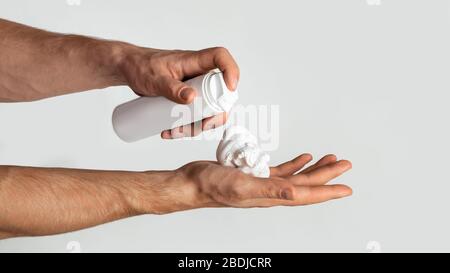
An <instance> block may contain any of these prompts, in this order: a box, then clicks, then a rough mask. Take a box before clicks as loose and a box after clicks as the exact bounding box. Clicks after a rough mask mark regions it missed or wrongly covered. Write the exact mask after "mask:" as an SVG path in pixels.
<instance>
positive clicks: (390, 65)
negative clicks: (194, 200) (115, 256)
mask: <svg viewBox="0 0 450 273" xmlns="http://www.w3.org/2000/svg"><path fill="white" fill-rule="evenodd" d="M77 1H78V0H72V1H69V2H73V3H77ZM374 3H375V5H374ZM377 3H378V1H367V0H343V1H333V0H314V1H313V0H310V1H288V0H277V1H261V0H259V1H258V0H251V1H250V0H246V1H239V0H227V1H206V0H194V1H183V0H168V1H138V0H135V1H118V0H115V1H111V0H109V1H106V0H81V4H80V5H69V4H68V2H66V0H41V1H31V0H28V1H27V0H15V1H1V2H0V17H1V18H5V19H9V20H14V21H18V22H21V23H25V24H29V25H33V26H36V27H39V28H44V29H48V30H52V31H57V32H69V33H78V34H85V35H91V36H97V37H103V38H109V39H119V40H125V41H128V42H131V43H135V44H139V45H143V46H148V47H155V48H167V49H175V48H177V49H201V48H206V47H210V46H225V47H227V48H229V50H230V51H231V52H232V53H233V54H234V56H235V57H236V59H237V61H238V63H239V65H240V67H241V70H242V77H241V82H240V86H239V89H240V92H241V99H240V103H241V104H243V105H248V104H253V105H260V104H277V105H280V111H281V113H280V114H281V121H280V126H279V128H280V131H279V132H278V133H279V136H280V145H279V147H278V149H277V150H276V151H273V152H271V156H272V161H273V163H274V164H278V163H280V162H282V161H284V160H288V159H290V158H292V157H294V156H296V155H297V154H300V153H302V152H311V153H312V154H313V155H315V156H316V158H317V157H319V156H322V155H324V154H327V153H336V154H337V155H338V156H339V157H341V158H342V157H344V158H347V159H350V160H351V161H352V162H353V170H352V171H351V172H349V173H348V174H346V175H344V176H343V177H341V178H339V179H338V180H337V182H340V183H347V184H349V185H350V186H352V187H353V189H354V195H353V196H352V197H350V198H347V199H343V200H338V201H333V202H329V203H325V204H321V205H315V206H308V207H296V208H272V209H247V210H239V209H203V210H196V211H188V212H182V213H176V214H171V215H166V216H142V217H137V218H132V219H126V220H122V221H118V222H115V223H111V224H106V225H102V226H99V227H95V228H91V229H88V230H84V231H80V232H74V233H70V234H65V235H58V236H51V237H43V238H21V239H11V240H4V241H0V252H6V251H17V252H24V251H32V252H34V251H56V252H68V250H67V248H66V246H67V244H68V243H69V242H70V241H77V242H79V244H80V246H81V250H82V251H84V252H91V251H146V252H161V251H164V252H183V251H188V252H192V251H195V252H197V251H204V252H209V251H215V252H222V251H240V252H247V251H252V252H253V251H255V252H266V251H267V252H281V251H286V252H304V251H319V252H324V251H355V252H367V251H369V249H367V246H368V244H369V242H371V241H375V242H376V243H374V244H369V245H375V246H376V248H378V250H381V251H383V252H388V251H450V238H449V236H448V230H450V221H449V219H448V208H449V206H450V198H449V197H448V195H449V191H450V184H449V182H450V179H449V175H448V164H449V156H448V155H449V152H450V145H449V144H448V140H449V138H450V130H449V125H448V124H449V121H448V119H449V116H450V109H449V107H448V102H449V99H450V95H449V91H450V90H449V87H450V82H449V72H450V63H449V61H450V47H449V46H450V44H449V41H450V40H449V30H450V14H449V10H450V8H449V2H448V1H445V0H428V1H425V0H422V1H419V0H381V2H380V5H376V4H377ZM49 76H50V77H51V75H49ZM133 97H134V95H133V94H132V92H130V91H129V90H128V89H127V88H125V87H121V88H110V89H105V90H102V91H93V92H86V93H83V94H76V95H68V96H63V97H59V98H53V99H48V100H44V101H39V102H34V103H23V104H0V164H2V165H26V166H61V167H74V168H89V169H124V170H149V169H174V168H177V167H179V166H181V165H183V164H185V163H187V162H190V161H194V160H199V159H214V157H215V154H214V153H215V149H216V146H217V141H177V142H167V141H162V140H159V139H158V138H152V139H149V140H145V141H142V142H139V143H136V144H125V143H122V142H120V141H119V140H118V139H117V137H116V136H115V135H114V133H113V131H112V128H111V122H110V118H111V112H112V109H113V108H114V106H115V105H117V104H119V103H122V102H124V101H126V100H128V99H131V98H133ZM3 205H4V204H3ZM6 205H14V204H6ZM379 248H381V249H379Z"/></svg>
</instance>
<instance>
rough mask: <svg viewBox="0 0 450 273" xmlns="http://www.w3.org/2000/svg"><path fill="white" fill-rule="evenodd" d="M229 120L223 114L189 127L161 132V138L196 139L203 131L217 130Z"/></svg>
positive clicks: (226, 115)
mask: <svg viewBox="0 0 450 273" xmlns="http://www.w3.org/2000/svg"><path fill="white" fill-rule="evenodd" d="M227 118H228V114H227V113H221V114H218V115H216V116H212V117H209V118H205V119H203V120H201V121H198V122H194V123H191V124H188V125H184V126H180V127H177V128H173V129H170V130H164V131H163V132H161V138H163V139H177V138H183V137H194V136H197V135H199V134H200V133H201V132H203V131H207V130H211V129H215V128H218V127H220V126H222V125H224V124H225V123H226V121H227Z"/></svg>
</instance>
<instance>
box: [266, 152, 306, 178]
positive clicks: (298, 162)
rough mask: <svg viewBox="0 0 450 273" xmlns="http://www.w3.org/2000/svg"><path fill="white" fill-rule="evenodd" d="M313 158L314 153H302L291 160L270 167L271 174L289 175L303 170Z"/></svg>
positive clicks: (278, 175)
mask: <svg viewBox="0 0 450 273" xmlns="http://www.w3.org/2000/svg"><path fill="white" fill-rule="evenodd" d="M311 160H312V155H310V154H302V155H300V156H298V157H296V158H294V159H292V160H291V161H288V162H285V163H283V164H280V165H278V166H276V167H272V168H270V176H277V177H287V176H291V175H293V174H294V173H295V172H297V171H298V170H301V169H302V168H303V167H304V166H305V165H306V164H308V162H310V161H311Z"/></svg>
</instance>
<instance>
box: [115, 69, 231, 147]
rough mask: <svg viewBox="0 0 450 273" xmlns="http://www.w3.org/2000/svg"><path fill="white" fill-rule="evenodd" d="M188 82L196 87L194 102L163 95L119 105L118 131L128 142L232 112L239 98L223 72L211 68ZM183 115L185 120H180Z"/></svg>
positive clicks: (116, 113) (116, 115) (116, 130)
mask: <svg viewBox="0 0 450 273" xmlns="http://www.w3.org/2000/svg"><path fill="white" fill-rule="evenodd" d="M186 84H188V85H189V86H191V87H193V88H194V89H195V90H196V91H197V97H196V98H195V100H194V102H193V103H191V104H188V105H183V104H177V103H175V102H173V101H170V100H168V99H166V98H164V97H141V98H137V99H135V100H132V101H129V102H126V103H124V104H121V105H119V106H117V107H116V108H115V109H114V112H113V116H112V123H113V127H114V131H115V132H116V134H117V135H118V136H119V137H120V138H121V139H122V140H124V141H126V142H134V141H138V140H141V139H144V138H147V137H151V136H154V135H160V134H161V132H162V131H163V130H166V129H172V128H175V127H176V126H180V125H185V124H189V123H191V122H195V121H199V120H201V119H203V118H207V117H212V116H214V115H217V114H219V113H223V112H229V111H230V110H231V108H232V107H233V105H234V104H235V103H236V101H237V99H238V93H237V91H230V90H229V89H228V88H227V86H226V84H225V81H224V78H223V74H222V72H217V71H211V72H210V73H208V74H205V75H202V76H199V77H196V78H193V79H191V80H188V81H186ZM181 113H184V116H183V117H180V115H181ZM186 114H188V115H187V116H186ZM180 119H182V121H186V122H184V123H183V124H179V122H180ZM177 123H178V124H177Z"/></svg>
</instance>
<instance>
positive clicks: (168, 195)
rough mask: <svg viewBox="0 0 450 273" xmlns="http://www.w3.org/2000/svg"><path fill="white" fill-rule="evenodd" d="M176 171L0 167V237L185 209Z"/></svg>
mask: <svg viewBox="0 0 450 273" xmlns="http://www.w3.org/2000/svg"><path fill="white" fill-rule="evenodd" d="M178 182H179V181H178V179H175V178H174V173H173V172H121V171H90V170H73V169H47V168H26V167H0V239H1V238H5V237H12V236H40V235H50V234H57V233H63V232H68V231H74V230H78V229H82V228H86V227H91V226H95V225H99V224H102V223H106V222H110V221H114V220H117V219H121V218H125V217H130V216H135V215H139V214H145V213H155V214H161V213H167V212H171V211H175V210H181V209H187V208H189V205H188V204H181V203H180V202H179V201H177V199H178V198H176V194H177V191H176V190H175V191H174V190H172V188H173V186H175V187H177V185H176V183H178Z"/></svg>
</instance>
